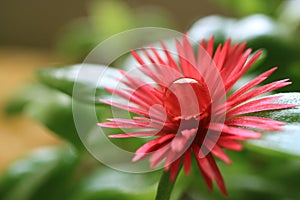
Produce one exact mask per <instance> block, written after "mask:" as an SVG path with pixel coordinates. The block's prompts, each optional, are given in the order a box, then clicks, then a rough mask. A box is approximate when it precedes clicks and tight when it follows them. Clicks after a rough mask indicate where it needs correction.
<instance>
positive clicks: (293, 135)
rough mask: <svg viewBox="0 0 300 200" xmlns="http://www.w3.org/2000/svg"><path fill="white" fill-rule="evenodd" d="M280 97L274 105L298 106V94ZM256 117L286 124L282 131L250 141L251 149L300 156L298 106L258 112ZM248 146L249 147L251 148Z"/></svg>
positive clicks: (299, 97) (299, 95)
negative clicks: (256, 148)
mask: <svg viewBox="0 0 300 200" xmlns="http://www.w3.org/2000/svg"><path fill="white" fill-rule="evenodd" d="M278 95H279V96H281V97H280V98H279V99H278V100H276V103H280V104H295V105H300V93H296V92H294V93H279V94H276V95H275V96H278ZM255 115H256V116H260V117H266V118H271V119H274V120H278V121H281V122H284V123H286V125H285V126H284V127H283V130H282V131H276V132H265V133H264V134H263V138H262V139H259V140H252V141H250V142H249V144H251V145H254V146H252V147H259V148H258V150H261V149H262V148H263V149H266V150H272V151H276V152H279V153H283V154H287V155H295V156H300V146H299V141H300V134H299V132H300V106H297V107H295V108H290V109H282V110H273V111H264V112H258V113H256V114H255ZM251 145H250V147H251Z"/></svg>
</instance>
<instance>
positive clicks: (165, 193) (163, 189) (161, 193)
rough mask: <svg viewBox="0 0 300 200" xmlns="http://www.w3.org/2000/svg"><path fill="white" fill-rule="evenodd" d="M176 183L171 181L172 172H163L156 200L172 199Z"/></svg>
mask: <svg viewBox="0 0 300 200" xmlns="http://www.w3.org/2000/svg"><path fill="white" fill-rule="evenodd" d="M174 183H175V180H174V181H171V180H170V171H163V173H162V176H161V178H160V181H159V184H158V188H157V193H156V198H155V199H156V200H169V199H170V197H171V193H172V190H173V187H174Z"/></svg>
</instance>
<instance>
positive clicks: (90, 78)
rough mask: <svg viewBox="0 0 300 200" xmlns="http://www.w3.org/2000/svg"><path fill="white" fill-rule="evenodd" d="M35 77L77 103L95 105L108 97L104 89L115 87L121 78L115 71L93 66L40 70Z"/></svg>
mask: <svg viewBox="0 0 300 200" xmlns="http://www.w3.org/2000/svg"><path fill="white" fill-rule="evenodd" d="M37 76H38V78H39V80H40V81H41V82H42V83H44V84H46V85H48V86H49V87H52V88H55V89H58V90H60V91H62V92H64V93H66V94H68V95H70V96H72V97H73V98H75V99H77V100H79V101H83V102H88V103H96V104H100V102H99V99H100V98H107V97H108V96H110V93H108V92H107V91H106V90H105V88H106V87H112V88H114V87H116V86H117V85H118V81H116V80H117V78H121V74H120V73H119V72H118V70H117V69H114V68H109V67H106V66H102V65H93V64H78V65H72V66H67V67H63V68H49V69H41V70H39V71H38V73H37ZM102 105H103V104H102Z"/></svg>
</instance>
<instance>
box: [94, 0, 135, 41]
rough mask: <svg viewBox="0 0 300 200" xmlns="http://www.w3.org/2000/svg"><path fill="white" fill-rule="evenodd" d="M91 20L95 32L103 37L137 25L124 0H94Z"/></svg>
mask: <svg viewBox="0 0 300 200" xmlns="http://www.w3.org/2000/svg"><path fill="white" fill-rule="evenodd" d="M89 12H90V20H91V24H92V26H93V28H94V29H95V32H96V33H97V34H99V35H100V36H101V37H102V38H103V39H104V38H108V37H109V36H111V35H114V34H117V33H120V32H122V31H125V30H128V29H131V28H133V27H135V16H134V13H133V12H132V11H131V9H130V7H129V6H127V5H126V4H125V3H124V2H123V1H118V0H110V1H107V0H106V1H93V2H92V3H91V5H90V9H89Z"/></svg>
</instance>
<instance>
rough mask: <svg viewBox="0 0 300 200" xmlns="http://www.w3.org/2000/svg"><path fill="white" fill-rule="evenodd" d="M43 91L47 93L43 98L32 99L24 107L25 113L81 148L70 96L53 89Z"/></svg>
mask: <svg viewBox="0 0 300 200" xmlns="http://www.w3.org/2000/svg"><path fill="white" fill-rule="evenodd" d="M45 91H47V92H48V94H47V95H46V96H43V100H40V101H35V100H33V101H31V102H30V103H29V104H28V105H27V106H26V107H25V108H24V112H25V114H27V115H29V116H30V117H32V118H33V119H35V120H36V121H38V122H39V123H41V124H42V125H44V126H46V127H47V128H48V129H50V130H51V131H52V132H54V133H55V134H57V135H58V136H59V137H62V138H64V139H66V140H67V141H69V142H71V143H72V144H73V145H75V146H76V147H78V148H80V149H81V148H83V147H82V142H81V141H80V138H79V136H78V134H77V130H76V127H75V124H74V120H73V113H72V101H71V98H70V97H69V96H67V95H65V94H63V93H60V92H58V91H55V90H51V89H48V90H45ZM83 114H84V113H83Z"/></svg>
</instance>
